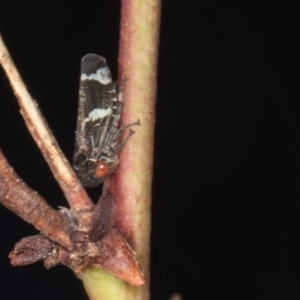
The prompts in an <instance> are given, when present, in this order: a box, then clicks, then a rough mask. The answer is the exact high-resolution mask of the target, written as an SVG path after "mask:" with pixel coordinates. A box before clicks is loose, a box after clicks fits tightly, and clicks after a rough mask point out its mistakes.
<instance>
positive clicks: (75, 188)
mask: <svg viewBox="0 0 300 300" xmlns="http://www.w3.org/2000/svg"><path fill="white" fill-rule="evenodd" d="M0 63H1V64H2V67H3V69H4V70H5V72H6V75H7V77H8V79H9V81H10V84H11V86H12V88H13V90H14V93H15V95H16V97H17V100H18V102H19V105H20V107H21V114H22V116H23V118H24V120H25V123H26V125H27V127H28V129H29V131H30V133H31V135H32V137H33V139H34V140H35V142H36V143H37V145H38V147H39V148H40V150H41V152H42V154H43V156H44V158H45V159H46V161H47V163H48V165H49V167H50V169H51V171H52V173H53V175H54V177H55V179H56V181H57V182H58V183H59V185H60V187H61V189H62V190H63V192H64V194H65V196H66V199H67V201H68V203H69V205H70V207H71V208H72V209H73V210H74V211H81V210H84V211H85V210H89V209H90V207H91V206H92V203H91V201H90V199H89V197H88V195H87V194H86V192H85V190H84V188H83V187H82V185H81V183H80V182H79V181H78V179H77V177H76V175H75V173H74V171H73V170H72V168H71V166H70V164H69V163H68V161H67V159H66V158H65V156H64V154H63V153H62V151H61V150H60V148H59V146H58V144H57V142H56V140H55V138H54V136H53V134H52V132H51V130H50V129H49V128H48V125H47V123H46V122H45V120H44V118H43V116H42V114H41V112H40V110H39V108H38V105H37V103H36V102H35V101H34V100H33V99H32V98H31V96H30V95H29V93H28V91H27V89H26V86H25V84H24V83H23V81H22V79H21V77H20V75H19V73H18V71H17V69H16V67H15V65H14V63H13V61H12V59H11V57H10V55H9V53H8V51H7V49H6V46H5V44H4V42H3V40H2V38H1V36H0Z"/></svg>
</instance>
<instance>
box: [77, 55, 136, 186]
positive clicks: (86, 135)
mask: <svg viewBox="0 0 300 300" xmlns="http://www.w3.org/2000/svg"><path fill="white" fill-rule="evenodd" d="M120 93H121V92H119V91H117V87H116V83H115V82H112V78H111V74H110V70H109V68H108V66H107V64H106V60H105V58H104V57H101V56H98V55H95V54H87V55H85V56H84V57H83V58H82V60H81V77H80V87H79V106H78V117H77V131H76V138H75V151H74V157H73V165H74V168H75V171H76V173H77V176H78V178H79V179H80V181H81V183H82V184H83V185H84V186H85V187H95V186H97V185H99V184H100V183H102V182H103V181H104V180H105V179H106V178H107V177H108V176H109V175H110V174H111V172H112V171H113V170H114V169H115V168H116V166H117V164H118V155H117V153H118V151H119V150H120V149H121V148H122V147H123V146H124V144H125V143H126V141H127V140H128V139H129V138H130V136H131V135H132V134H133V133H134V132H133V131H132V130H131V129H130V131H129V134H128V136H127V137H126V138H125V139H124V140H123V141H121V142H119V138H120V135H121V133H122V132H123V131H124V130H125V129H126V128H128V127H130V126H132V125H140V123H139V121H137V122H135V123H132V124H129V125H127V126H124V127H121V128H120V129H119V128H118V123H119V120H120V116H121V111H122V107H123V104H122V102H121V101H120Z"/></svg>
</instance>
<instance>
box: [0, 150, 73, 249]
mask: <svg viewBox="0 0 300 300" xmlns="http://www.w3.org/2000/svg"><path fill="white" fill-rule="evenodd" d="M0 203H1V204H2V205H4V206H5V207H6V208H8V209H9V210H11V211H13V212H14V213H15V214H17V215H18V216H19V217H21V218H22V219H23V220H25V221H26V222H28V223H30V224H33V225H34V227H35V228H36V229H37V230H39V231H40V232H41V233H43V234H44V235H45V236H48V237H49V238H51V239H52V240H53V241H55V242H57V243H59V244H60V245H62V246H64V247H65V248H67V249H69V250H72V247H73V246H72V241H71V240H70V237H69V234H70V231H71V227H70V226H69V224H68V223H67V222H66V221H65V219H64V218H63V217H62V216H61V215H60V214H59V213H58V212H57V211H56V210H54V209H53V208H52V207H50V206H49V205H48V203H47V202H46V201H45V200H44V199H43V198H42V197H41V196H40V195H39V194H38V193H37V192H35V191H33V190H32V189H31V188H30V187H29V186H27V185H26V184H25V183H24V182H23V180H22V179H21V178H20V177H18V175H17V174H16V173H15V172H14V170H13V169H12V167H11V166H10V165H9V164H8V162H7V160H6V159H5V157H4V155H3V153H2V152H1V151H0Z"/></svg>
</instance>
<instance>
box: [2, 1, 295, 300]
mask: <svg viewBox="0 0 300 300" xmlns="http://www.w3.org/2000/svg"><path fill="white" fill-rule="evenodd" d="M53 2H54V1H36V2H30V1H19V3H18V2H8V1H2V2H1V3H0V31H1V34H2V36H3V38H4V40H5V42H6V44H7V46H8V48H9V50H10V53H11V55H12V57H13V59H14V61H15V63H16V65H17V67H18V69H19V71H20V73H21V75H22V76H23V79H24V80H25V83H26V85H27V87H28V89H29V91H30V93H31V94H32V96H33V97H34V98H35V99H37V101H38V103H39V106H40V108H41V110H42V112H43V114H44V116H45V118H46V119H47V121H48V122H49V125H50V127H51V129H52V130H53V132H54V134H55V136H56V138H57V140H58V142H59V144H60V146H61V148H62V150H63V151H64V153H65V154H66V155H67V157H68V159H69V160H71V159H72V153H73V143H74V131H75V123H76V114H77V98H78V81H79V63H80V59H81V57H82V56H83V55H85V54H86V53H97V54H101V55H103V56H105V57H106V58H107V61H108V63H109V65H110V66H111V69H112V72H113V75H114V78H116V76H117V55H118V30H119V9H120V8H119V2H117V1H98V2H96V1H76V2H75V1H57V2H56V3H53ZM294 3H296V1H295V2H293V1H272V2H271V1H270V2H268V3H267V2H264V1H260V2H257V3H254V2H253V1H247V2H246V3H244V2H243V1H236V2H234V1H194V2H193V1H189V2H183V1H171V0H164V1H163V6H162V24H161V42H160V52H159V67H158V97H157V119H156V125H157V126H156V139H155V164H154V184H153V225H152V255H151V267H152V269H151V271H152V273H151V293H152V296H151V299H154V300H160V299H162V300H163V299H169V298H170V295H171V294H172V293H174V292H178V293H181V294H182V295H183V299H184V300H188V299H299V298H300V259H299V250H300V243H299V235H300V226H299V224H300V219H299V215H300V159H299V155H300V140H299V138H300V127H299V126H300V125H299V120H300V119H299V113H300V108H299V104H298V103H299V100H300V95H299V80H300V74H299V69H300V68H299V67H300V66H299V55H300V49H299V45H300V40H299V35H300V30H299V29H300V21H299V12H300V11H299V8H298V7H297V5H296V4H295V5H294ZM141 121H142V120H141ZM0 147H1V148H2V150H3V152H4V154H5V155H6V157H7V158H8V160H9V162H10V163H11V164H12V166H13V167H14V168H15V170H16V171H17V172H18V174H19V175H20V176H21V177H22V178H23V179H24V180H25V181H26V182H27V183H28V184H29V185H30V186H31V187H32V188H34V189H36V190H37V191H38V192H39V193H40V194H41V195H42V196H44V197H46V199H47V201H49V203H51V205H52V206H53V207H57V206H59V205H61V206H66V205H67V204H66V201H65V200H64V198H63V195H62V193H61V191H60V189H59V187H58V185H57V184H56V182H55V181H54V179H53V177H52V175H51V174H50V171H49V169H48V167H47V165H46V163H45V162H44V160H43V158H42V156H41V154H40V152H39V150H38V149H37V147H36V146H35V144H34V142H33V141H32V138H31V137H30V135H29V134H28V132H27V130H26V128H25V126H24V122H23V120H22V118H21V116H20V114H19V107H18V104H17V102H16V100H15V99H14V96H13V93H12V91H11V89H10V87H9V85H8V82H7V79H6V78H5V76H4V74H3V71H0ZM92 193H93V194H94V196H93V197H97V194H99V193H100V190H99V189H98V190H97V189H96V190H95V191H93V192H92ZM35 233H36V230H35V229H34V228H33V227H32V226H30V225H28V224H26V223H25V222H24V221H22V220H21V219H19V218H18V217H17V216H15V215H13V214H12V213H11V212H9V211H8V210H7V209H5V208H3V207H0V239H1V241H0V250H1V253H0V259H1V261H0V299H31V300H33V299H57V300H58V299H73V300H77V299H78V300H81V299H87V296H86V295H85V292H84V289H83V287H82V286H81V283H80V281H79V280H77V279H76V278H75V277H74V276H73V274H72V272H71V271H70V270H67V269H66V268H64V267H61V266H59V267H56V268H53V269H50V270H49V271H47V270H45V269H44V268H43V266H42V264H41V263H38V264H34V265H31V266H27V267H20V268H14V267H12V266H11V265H10V264H9V260H8V258H7V255H8V253H9V252H10V251H11V250H12V248H13V246H14V244H15V243H16V242H17V241H18V240H20V239H21V238H22V237H24V236H27V235H31V234H35Z"/></svg>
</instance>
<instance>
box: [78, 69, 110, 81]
mask: <svg viewBox="0 0 300 300" xmlns="http://www.w3.org/2000/svg"><path fill="white" fill-rule="evenodd" d="M80 80H81V81H83V80H97V81H99V82H100V83H101V84H104V85H106V84H109V83H112V79H111V75H110V71H109V68H108V67H103V68H100V69H98V70H97V73H92V74H90V75H86V74H81V77H80Z"/></svg>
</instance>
